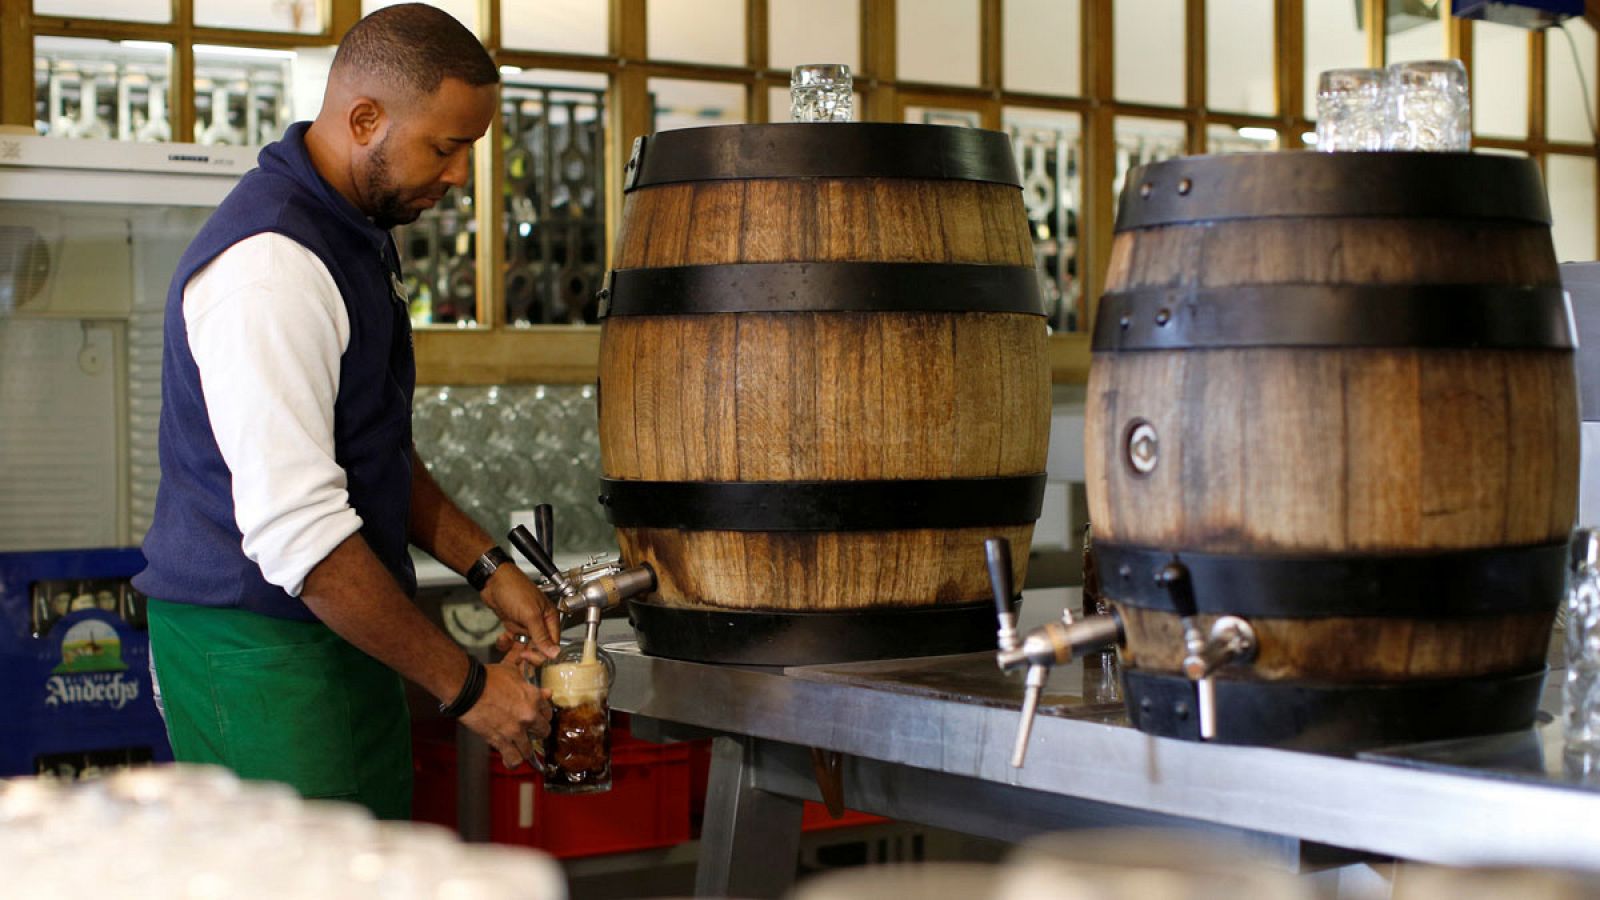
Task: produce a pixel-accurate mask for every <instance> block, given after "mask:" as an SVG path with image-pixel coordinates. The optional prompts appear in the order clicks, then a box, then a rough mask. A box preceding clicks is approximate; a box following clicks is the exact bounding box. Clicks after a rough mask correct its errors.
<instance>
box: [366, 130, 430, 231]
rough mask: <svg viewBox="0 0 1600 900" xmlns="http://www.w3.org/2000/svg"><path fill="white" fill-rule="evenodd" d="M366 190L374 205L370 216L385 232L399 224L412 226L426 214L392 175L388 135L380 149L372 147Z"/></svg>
mask: <svg viewBox="0 0 1600 900" xmlns="http://www.w3.org/2000/svg"><path fill="white" fill-rule="evenodd" d="M366 188H367V189H366V195H367V202H368V203H370V204H371V206H372V208H371V209H370V210H368V215H370V216H371V217H372V223H373V224H374V225H377V226H378V227H379V228H382V229H384V230H385V231H387V230H388V229H390V228H393V227H395V226H396V225H410V224H411V223H412V222H415V221H416V220H417V218H418V217H419V216H421V215H422V210H421V209H420V208H418V207H415V206H413V205H412V204H411V202H410V201H409V200H408V199H407V198H406V194H405V192H403V191H401V190H400V188H399V187H398V186H396V185H395V183H394V179H393V178H392V177H391V175H390V172H389V136H388V135H384V138H383V140H381V141H379V142H378V146H376V147H374V148H372V158H371V159H370V160H369V161H368V167H367V184H366ZM413 199H414V198H413Z"/></svg>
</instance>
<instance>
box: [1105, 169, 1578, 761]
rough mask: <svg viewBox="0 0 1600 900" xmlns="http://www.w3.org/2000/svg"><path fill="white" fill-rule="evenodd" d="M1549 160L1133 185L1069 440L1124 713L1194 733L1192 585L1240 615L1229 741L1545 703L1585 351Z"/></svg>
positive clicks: (1352, 742) (1470, 728)
mask: <svg viewBox="0 0 1600 900" xmlns="http://www.w3.org/2000/svg"><path fill="white" fill-rule="evenodd" d="M1549 222H1550V218H1549V211H1548V207H1547V204H1546V201H1545V196H1544V190H1543V187H1542V185H1541V183H1540V179H1539V174H1538V170H1537V168H1536V167H1535V165H1534V164H1533V163H1532V162H1530V161H1528V160H1522V159H1513V158H1507V157H1498V156H1487V155H1483V156H1479V155H1471V154H1432V153H1349V154H1338V153H1281V154H1263V155H1241V156H1229V157H1195V158H1187V159H1179V160H1173V161H1169V162H1163V163H1158V164H1155V165H1152V166H1148V167H1145V168H1143V169H1141V170H1138V171H1136V172H1134V173H1132V174H1130V176H1129V180H1128V182H1127V188H1126V189H1125V190H1124V191H1123V195H1122V201H1121V206H1120V208H1119V210H1118V217H1117V233H1116V237H1115V240H1114V243H1113V246H1112V258H1111V265H1110V272H1109V275H1108V277H1107V282H1106V294H1105V296H1104V298H1103V299H1102V302H1101V306H1100V311H1099V320H1098V322H1097V324H1096V327H1095V333H1094V343H1093V361H1092V365H1091V368H1090V374H1089V398H1088V412H1087V423H1086V425H1087V427H1086V434H1085V443H1086V457H1087V463H1088V494H1089V510H1090V520H1091V521H1092V522H1093V523H1094V531H1095V546H1096V553H1097V555H1098V557H1099V559H1098V562H1099V569H1100V573H1101V578H1102V582H1103V586H1104V591H1105V594H1106V595H1107V596H1108V597H1110V598H1111V599H1112V600H1113V601H1114V605H1115V607H1116V609H1117V611H1118V613H1119V614H1120V615H1121V617H1122V620H1123V626H1124V630H1125V634H1126V645H1125V656H1124V660H1125V663H1126V673H1125V688H1126V698H1127V703H1128V709H1129V714H1130V716H1131V717H1132V719H1133V720H1134V722H1135V723H1136V724H1137V725H1138V726H1139V727H1140V728H1142V729H1144V730H1145V731H1149V732H1152V733H1156V734H1163V735H1177V736H1182V737H1189V738H1194V737H1196V735H1197V731H1196V729H1197V725H1198V723H1197V716H1196V696H1197V691H1196V688H1195V685H1194V684H1192V683H1191V682H1189V681H1188V680H1187V679H1185V678H1184V676H1183V675H1182V674H1180V671H1181V663H1182V660H1183V657H1184V656H1185V648H1184V641H1183V638H1182V635H1181V628H1180V624H1179V613H1180V612H1182V611H1184V610H1183V609H1182V608H1181V607H1182V606H1183V605H1184V602H1183V601H1181V600H1180V599H1178V598H1175V597H1174V596H1173V595H1172V594H1170V593H1169V592H1168V591H1167V590H1166V589H1165V588H1163V586H1162V585H1161V584H1158V579H1157V573H1158V572H1160V571H1161V570H1162V569H1163V568H1164V567H1165V566H1167V565H1168V564H1169V563H1171V562H1173V561H1174V560H1176V561H1179V562H1181V563H1182V565H1183V566H1184V567H1185V568H1186V569H1187V572H1188V576H1189V577H1188V579H1187V580H1188V582H1189V584H1191V585H1192V586H1193V602H1194V604H1195V606H1196V607H1197V610H1196V611H1197V613H1198V615H1197V619H1196V621H1197V622H1198V623H1199V624H1200V626H1201V631H1202V632H1207V631H1209V629H1210V627H1211V623H1212V622H1213V621H1214V620H1215V619H1216V618H1217V617H1218V616H1220V615H1225V614H1231V615H1236V616H1240V617H1243V618H1245V619H1246V620H1247V621H1248V622H1249V623H1251V625H1252V626H1253V628H1254V631H1255V634H1256V636H1257V639H1258V648H1257V651H1256V654H1255V657H1254V659H1253V660H1251V661H1248V662H1241V663H1234V664H1231V665H1227V666H1224V667H1223V668H1221V669H1220V670H1218V671H1217V673H1216V675H1215V681H1214V684H1215V685H1216V694H1215V696H1216V709H1217V711H1218V713H1219V720H1218V726H1217V727H1218V733H1217V735H1216V738H1217V739H1218V740H1221V741H1224V742H1230V743H1247V744H1275V745H1304V746H1318V747H1335V746H1357V745H1361V744H1376V743H1384V742H1390V741H1399V740H1411V739H1428V738H1435V737H1448V736H1452V735H1458V734H1471V733H1479V732H1489V731H1500V730H1510V729H1514V728H1519V727H1523V726H1526V725H1528V724H1529V723H1530V722H1531V721H1532V719H1533V716H1534V713H1535V710H1536V707H1537V703H1538V694H1539V689H1540V684H1541V681H1542V678H1543V672H1544V669H1545V655H1546V650H1547V643H1548V640H1549V635H1550V628H1551V624H1552V621H1553V617H1554V614H1555V610H1556V608H1557V606H1558V604H1559V602H1560V599H1561V594H1562V577H1563V564H1564V559H1565V546H1566V542H1567V540H1568V538H1569V534H1570V529H1571V527H1572V525H1573V521H1574V516H1575V511H1576V501H1577V475H1578V410H1577V397H1576V384H1575V377H1574V368H1573V348H1574V341H1573V337H1572V334H1571V328H1570V325H1569V321H1568V315H1567V310H1566V304H1565V300H1564V296H1563V294H1562V291H1561V284H1560V280H1559V277H1558V272H1557V268H1556V260H1555V254H1554V250H1553V248H1552V244H1551V239H1550V228H1549Z"/></svg>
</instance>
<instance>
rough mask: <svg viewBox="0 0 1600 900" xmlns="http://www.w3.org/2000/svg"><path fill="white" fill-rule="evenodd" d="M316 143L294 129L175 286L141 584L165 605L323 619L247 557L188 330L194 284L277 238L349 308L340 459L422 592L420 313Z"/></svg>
mask: <svg viewBox="0 0 1600 900" xmlns="http://www.w3.org/2000/svg"><path fill="white" fill-rule="evenodd" d="M305 131H306V124H305V123H303V122H302V123H299V124H296V125H293V126H291V127H290V128H289V130H288V131H287V132H286V133H285V134H284V136H283V139H282V140H280V141H278V142H277V143H274V144H271V145H268V146H267V147H266V148H264V149H263V150H262V151H261V155H260V157H259V159H258V161H257V162H258V168H255V169H252V170H251V171H250V172H249V173H248V174H246V175H245V176H244V178H242V179H241V180H240V181H239V184H238V186H237V187H235V188H234V189H233V191H232V192H231V193H230V194H229V195H228V197H227V198H226V199H225V200H223V201H222V204H221V205H220V206H219V207H218V208H217V210H216V212H215V213H214V214H212V216H211V218H210V220H208V221H207V222H206V224H205V226H204V227H203V228H201V229H200V233H199V234H198V235H196V237H195V239H194V242H193V243H191V244H190V245H189V249H188V250H187V251H185V253H184V254H183V258H182V259H181V260H179V262H178V269H177V272H176V273H175V274H174V275H173V277H172V287H171V288H170V290H169V291H168V294H167V310H166V321H165V332H164V341H165V347H164V350H163V354H162V371H161V398H162V405H161V432H160V435H161V444H160V452H161V487H160V490H159V492H158V493H157V495H156V511H155V521H154V524H153V525H152V526H151V528H150V531H149V533H148V534H147V535H146V536H145V539H144V555H145V558H146V560H147V561H148V566H147V568H146V569H145V570H144V571H143V572H141V573H140V574H139V575H138V576H137V577H135V578H134V582H133V583H134V586H135V587H137V588H138V589H139V590H141V591H143V592H144V593H146V594H148V595H150V596H152V597H157V598H160V599H162V600H169V601H172V602H175V603H194V604H198V605H202V606H219V607H231V608H238V609H247V610H250V611H252V612H257V613H262V614H264V615H269V616H276V617H279V618H289V619H312V618H314V616H312V614H311V611H310V610H308V609H307V608H306V606H305V604H303V603H301V602H300V600H298V599H297V598H295V597H291V596H289V594H288V593H286V592H285V591H283V590H282V589H281V588H278V587H276V586H274V585H273V584H271V583H270V582H268V581H267V580H266V578H265V577H263V576H262V574H261V569H260V567H258V566H257V565H256V564H255V563H253V562H251V561H250V559H249V558H248V557H246V556H245V555H244V550H243V548H242V541H243V537H242V535H241V534H240V532H239V526H238V524H237V521H236V517H235V516H234V509H233V492H232V480H233V473H231V472H230V471H229V470H228V466H227V464H226V463H225V462H224V461H223V459H222V454H221V453H220V452H219V451H218V450H217V442H216V438H215V436H214V435H213V433H212V430H211V422H210V419H209V418H208V416H207V413H206V405H205V397H204V396H203V394H202V393H201V384H200V373H199V370H198V369H197V368H196V366H195V362H194V355H193V354H192V353H191V352H190V350H189V339H188V333H187V329H186V328H185V327H184V321H183V291H184V288H185V286H187V285H188V283H189V279H190V278H191V277H193V276H194V274H195V273H196V272H198V271H200V269H202V268H204V267H205V265H206V264H207V263H209V262H211V261H212V260H213V259H215V258H216V257H217V255H218V254H220V253H222V251H224V250H226V249H227V248H229V247H231V246H233V245H234V244H236V243H238V242H239V241H241V240H244V239H245V238H247V237H250V236H251V235H256V234H261V233H263V232H269V231H270V232H276V233H278V234H282V235H285V236H287V237H290V238H292V239H294V240H295V241H298V242H299V243H301V244H303V245H305V246H306V247H307V248H309V249H310V250H311V251H312V252H313V253H315V254H316V255H317V257H318V258H319V259H321V260H322V262H323V264H324V265H325V266H327V267H328V272H329V273H330V274H331V275H332V276H333V280H334V283H335V284H336V285H338V288H339V294H340V295H341V296H342V297H343V298H344V304H345V309H346V310H347V312H348V313H349V317H350V345H349V347H348V348H346V350H345V353H344V356H343V357H342V358H341V359H340V362H339V393H338V396H337V397H335V399H334V410H333V411H334V417H333V418H334V424H333V429H334V452H335V456H336V457H337V459H338V462H339V465H341V466H342V467H344V470H345V473H346V475H347V477H348V481H349V484H348V490H349V494H350V505H351V506H352V507H354V508H355V511H356V513H357V514H359V515H360V516H361V520H362V522H363V523H364V524H363V525H362V527H361V534H362V536H363V537H365V538H366V541H367V543H368V544H369V545H371V547H372V549H373V551H374V552H375V553H376V554H377V555H378V558H379V559H380V560H382V561H383V564H384V565H385V566H386V567H387V568H388V569H389V571H390V572H392V573H393V574H394V576H395V578H396V579H397V580H398V581H399V582H400V585H401V587H402V588H403V589H404V590H405V591H406V592H407V593H408V594H410V593H415V591H416V575H415V573H414V571H413V570H412V566H411V558H410V556H409V555H408V554H407V552H406V545H407V537H406V535H407V529H408V523H409V521H410V500H411V394H412V389H413V387H414V385H415V382H416V366H415V361H414V359H413V356H412V349H411V322H410V318H409V315H408V311H407V309H406V306H405V303H404V301H403V300H401V299H400V298H399V297H398V296H397V295H396V294H395V292H394V289H393V287H392V286H391V285H392V283H393V282H392V275H393V273H396V272H397V270H398V258H397V256H396V254H395V250H394V242H393V241H392V240H390V238H389V233H388V232H387V231H384V230H383V229H380V228H378V227H376V226H374V225H373V224H372V223H371V222H370V221H368V220H367V219H366V217H365V216H363V215H362V214H361V213H360V211H359V210H357V209H356V208H355V207H354V206H353V205H351V203H350V202H349V201H348V200H346V199H345V198H344V197H342V196H341V195H340V194H339V193H338V192H337V191H335V190H334V189H333V188H332V187H331V186H329V184H328V183H327V182H326V181H324V180H323V179H322V177H321V176H320V175H318V174H317V172H316V169H314V168H313V167H312V165H311V159H310V157H309V156H308V155H307V153H306V146H305ZM262 427H267V426H266V424H265V423H263V425H262Z"/></svg>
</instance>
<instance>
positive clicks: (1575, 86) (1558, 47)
mask: <svg viewBox="0 0 1600 900" xmlns="http://www.w3.org/2000/svg"><path fill="white" fill-rule="evenodd" d="M1562 31H1566V32H1567V33H1568V34H1570V35H1571V36H1572V40H1571V41H1570V42H1569V41H1568V40H1567V38H1566V37H1565V36H1564V35H1562V34H1561V32H1562ZM1544 41H1545V43H1544V47H1545V50H1544V59H1545V84H1546V85H1548V87H1546V89H1545V91H1546V94H1545V96H1546V100H1545V132H1546V136H1548V137H1549V138H1550V139H1551V140H1556V141H1581V142H1583V143H1585V144H1591V143H1594V142H1595V137H1594V132H1593V130H1592V129H1591V127H1590V121H1589V117H1588V116H1585V115H1584V111H1583V90H1582V89H1581V88H1580V87H1579V85H1580V82H1579V81H1578V70H1577V68H1576V67H1575V66H1574V65H1573V56H1572V48H1573V45H1574V44H1576V45H1577V48H1578V56H1577V59H1578V62H1579V63H1580V64H1582V66H1583V75H1584V78H1585V79H1586V80H1587V81H1588V86H1589V104H1590V105H1589V109H1590V111H1591V112H1593V111H1594V110H1595V109H1596V108H1597V107H1596V106H1595V105H1594V104H1595V102H1596V100H1597V99H1600V94H1597V93H1596V91H1595V85H1596V83H1597V79H1600V74H1597V73H1596V71H1595V64H1596V60H1595V33H1594V29H1593V28H1592V27H1590V26H1589V23H1587V22H1585V21H1583V18H1582V17H1577V18H1572V19H1568V20H1566V21H1565V22H1563V23H1562V27H1561V28H1560V29H1556V28H1550V29H1547V30H1546V31H1545V33H1544Z"/></svg>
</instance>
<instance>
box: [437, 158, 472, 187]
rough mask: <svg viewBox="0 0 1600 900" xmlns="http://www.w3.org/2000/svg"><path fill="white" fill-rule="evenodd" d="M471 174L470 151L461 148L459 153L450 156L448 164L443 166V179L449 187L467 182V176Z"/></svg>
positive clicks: (459, 185)
mask: <svg viewBox="0 0 1600 900" xmlns="http://www.w3.org/2000/svg"><path fill="white" fill-rule="evenodd" d="M471 174H472V151H471V150H469V149H463V150H462V151H461V152H460V153H457V154H455V155H454V156H452V157H451V158H450V165H448V166H445V169H444V178H443V181H444V183H445V184H448V185H450V186H451V187H461V186H462V185H464V184H466V183H467V178H468V176H470V175H471Z"/></svg>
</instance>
